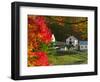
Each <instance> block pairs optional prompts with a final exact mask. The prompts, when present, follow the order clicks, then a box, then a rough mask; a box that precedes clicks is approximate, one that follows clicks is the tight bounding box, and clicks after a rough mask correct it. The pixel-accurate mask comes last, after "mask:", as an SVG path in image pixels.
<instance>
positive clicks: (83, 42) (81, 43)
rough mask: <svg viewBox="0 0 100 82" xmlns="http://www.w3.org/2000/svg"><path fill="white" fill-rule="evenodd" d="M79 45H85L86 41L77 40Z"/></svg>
mask: <svg viewBox="0 0 100 82" xmlns="http://www.w3.org/2000/svg"><path fill="white" fill-rule="evenodd" d="M79 44H80V45H87V41H79Z"/></svg>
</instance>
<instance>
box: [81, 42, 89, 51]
mask: <svg viewBox="0 0 100 82" xmlns="http://www.w3.org/2000/svg"><path fill="white" fill-rule="evenodd" d="M79 46H80V50H87V41H79Z"/></svg>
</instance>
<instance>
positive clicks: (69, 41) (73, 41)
mask: <svg viewBox="0 0 100 82" xmlns="http://www.w3.org/2000/svg"><path fill="white" fill-rule="evenodd" d="M66 44H67V45H69V44H71V45H73V46H77V45H78V39H77V38H75V37H74V36H70V37H68V38H67V39H66Z"/></svg>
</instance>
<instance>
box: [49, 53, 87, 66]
mask: <svg viewBox="0 0 100 82" xmlns="http://www.w3.org/2000/svg"><path fill="white" fill-rule="evenodd" d="M87 57H88V55H87V52H78V53H75V54H74V53H64V54H57V53H52V54H49V55H48V58H49V62H50V63H51V64H52V65H74V64H86V63H87V61H88V58H87Z"/></svg>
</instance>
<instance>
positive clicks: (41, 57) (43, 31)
mask: <svg viewBox="0 0 100 82" xmlns="http://www.w3.org/2000/svg"><path fill="white" fill-rule="evenodd" d="M51 40H52V33H51V31H50V29H49V28H48V27H47V25H46V21H45V18H44V17H43V16H28V65H29V66H47V65H49V62H48V57H47V53H46V52H43V51H41V50H40V45H41V43H42V44H46V45H48V44H49V43H50V42H51ZM32 50H33V51H34V52H32Z"/></svg>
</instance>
